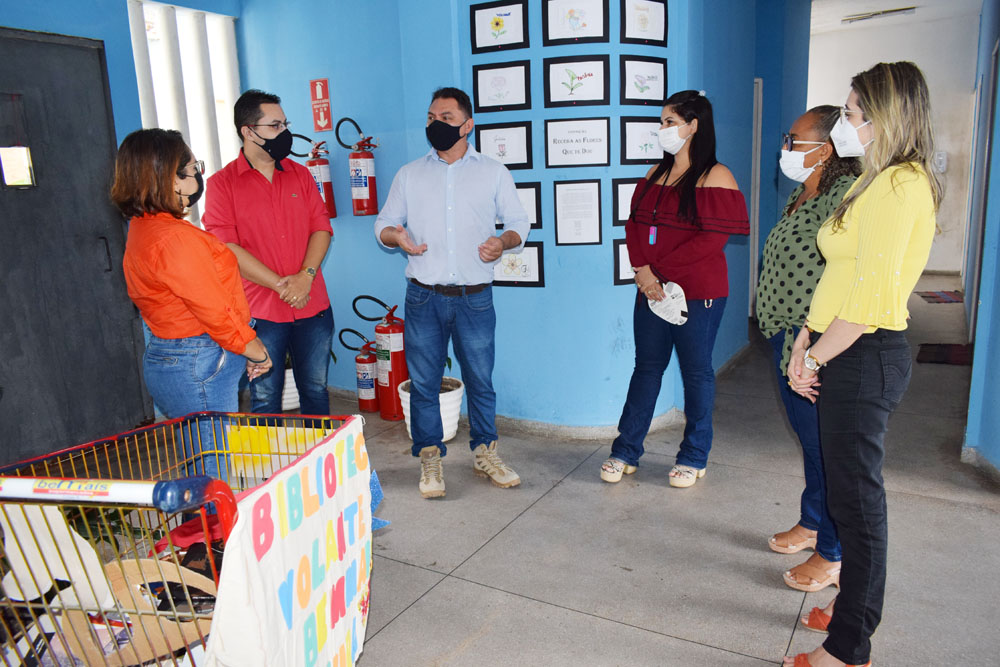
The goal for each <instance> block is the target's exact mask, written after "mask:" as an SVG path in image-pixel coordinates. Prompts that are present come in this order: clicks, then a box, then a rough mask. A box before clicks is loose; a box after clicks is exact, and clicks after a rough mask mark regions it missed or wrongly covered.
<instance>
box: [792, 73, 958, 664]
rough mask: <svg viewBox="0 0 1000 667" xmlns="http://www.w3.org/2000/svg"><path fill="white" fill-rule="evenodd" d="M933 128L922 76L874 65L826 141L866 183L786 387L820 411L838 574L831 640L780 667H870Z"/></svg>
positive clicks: (852, 201) (828, 253) (844, 214)
mask: <svg viewBox="0 0 1000 667" xmlns="http://www.w3.org/2000/svg"><path fill="white" fill-rule="evenodd" d="M930 117H931V116H930V103H929V96H928V92H927V83H926V82H925V81H924V77H923V74H922V73H921V72H920V70H919V69H918V68H917V66H916V65H914V64H913V63H909V62H897V63H879V64H878V65H876V66H874V67H872V68H871V69H869V70H867V71H865V72H862V73H860V74H858V75H856V76H855V77H854V78H853V79H852V80H851V93H850V95H849V96H848V98H847V104H846V106H845V108H844V110H843V112H842V116H841V119H840V121H838V123H837V125H836V126H835V127H834V129H833V131H832V132H831V134H830V138H831V140H832V141H833V144H834V147H835V148H836V150H837V153H838V155H840V156H841V157H848V156H862V155H863V156H864V161H865V170H864V172H863V173H862V174H861V176H860V177H859V178H858V180H857V182H856V183H855V184H854V186H853V187H852V188H851V189H850V190H848V192H847V195H846V196H845V197H844V200H843V201H842V202H841V204H840V206H838V207H837V209H836V211H834V213H833V216H832V217H831V218H830V219H829V220H827V221H826V223H824V225H823V226H822V227H821V228H820V231H819V235H818V236H817V241H818V244H819V248H820V251H821V252H822V253H823V256H824V258H825V259H826V270H825V271H824V272H823V277H822V278H821V279H820V282H819V285H818V286H817V288H816V292H815V294H814V295H813V299H812V303H811V305H810V308H809V316H808V318H807V319H806V322H805V326H804V327H803V328H802V330H801V332H800V333H799V335H798V337H797V338H796V340H795V346H794V348H793V350H792V357H791V360H790V362H789V364H788V382H789V384H790V385H791V387H792V389H794V390H795V391H796V392H798V393H799V394H801V395H803V396H805V397H807V398H809V399H810V400H815V401H817V408H818V410H819V422H820V446H821V448H822V450H823V462H824V465H825V469H826V482H827V503H828V506H829V510H830V516H831V517H832V518H833V521H834V523H835V524H836V526H837V531H838V533H839V535H840V541H841V545H842V547H843V561H842V564H841V571H840V594H839V595H838V596H837V599H836V605H835V607H834V609H833V613H832V618H831V620H830V622H829V626H828V628H827V629H828V632H829V636H828V637H827V639H826V641H825V642H824V643H823V645H822V646H821V647H819V648H817V649H815V650H814V651H812V652H811V653H809V654H805V653H801V654H799V655H797V656H795V657H794V658H791V657H788V658H785V663H784V664H785V665H786V666H791V665H794V666H795V667H808V666H810V665H811V666H812V667H843V666H844V665H866V664H869V654H870V651H871V640H870V638H871V635H872V633H873V632H874V631H875V628H876V627H877V626H878V623H879V620H880V619H881V616H882V601H883V597H884V593H885V570H886V551H887V523H886V504H885V489H884V487H883V485H882V460H883V458H884V454H885V450H884V447H883V439H884V436H885V431H886V425H887V422H888V419H889V415H890V413H892V411H893V410H894V409H895V408H896V406H897V405H898V404H899V401H900V400H901V399H902V397H903V393H904V392H905V391H906V387H907V385H908V384H909V380H910V371H911V363H912V362H911V356H910V347H909V345H908V344H907V342H906V336H905V335H904V333H903V331H904V329H906V320H907V317H908V312H907V309H906V301H907V298H908V297H909V296H910V293H911V292H912V291H913V288H914V286H915V285H916V282H917V279H918V278H919V277H920V274H921V272H922V271H923V269H924V266H925V265H926V263H927V257H928V255H929V254H930V249H931V241H932V239H933V237H934V230H935V211H936V210H937V207H938V203H939V201H940V198H941V186H940V183H939V182H938V180H937V177H936V175H935V174H934V173H933V172H932V171H931V168H930V160H931V155H932V152H933V136H932V130H931V120H930ZM821 385H822V386H821ZM803 620H804V622H807V623H808V620H809V619H803Z"/></svg>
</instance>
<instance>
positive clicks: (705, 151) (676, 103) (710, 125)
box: [643, 90, 719, 221]
mask: <svg viewBox="0 0 1000 667" xmlns="http://www.w3.org/2000/svg"><path fill="white" fill-rule="evenodd" d="M665 106H668V107H670V109H671V110H672V111H673V112H674V113H675V114H677V115H678V116H680V117H681V118H683V119H684V122H685V123H690V122H691V121H692V120H694V119H696V118H697V119H698V131H697V132H695V133H694V134H693V135H692V136H691V138H690V139H689V141H690V142H691V147H690V148H689V149H688V151H689V153H688V154H689V156H690V158H691V166H690V167H689V168H688V170H687V173H685V174H684V175H683V176H681V179H680V180H679V181H677V183H675V184H674V187H675V188H676V191H677V193H678V194H679V195H680V203H679V205H678V207H677V214H678V215H679V216H680V217H681V218H687V219H688V220H692V221H696V220H697V218H698V204H697V203H696V201H695V187H697V185H698V181H699V180H701V177H702V176H704V175H705V174H707V173H708V172H709V171H711V169H712V167H714V166H715V165H717V164H718V163H719V161H718V160H716V159H715V120H714V118H713V117H712V103H711V102H709V101H708V98H707V97H705V96H704V95H703V94H702V93H700V92H698V91H697V90H682V91H680V92H679V93H674V94H673V95H671V96H670V97H668V98H667V102H666V104H665ZM673 166H674V156H673V155H671V154H670V153H667V152H666V151H664V153H663V159H662V160H660V164H658V165H656V170H655V171H653V175H652V176H651V177H650V178H649V180H648V181H647V183H646V189H649V187H650V186H651V185H652V184H653V183H655V182H656V181H657V180H659V178H660V177H661V176H663V175H664V174H669V173H670V170H671V169H672V168H673ZM645 194H646V192H645V190H643V195H645Z"/></svg>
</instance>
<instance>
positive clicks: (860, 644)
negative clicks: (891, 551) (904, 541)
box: [812, 329, 913, 665]
mask: <svg viewBox="0 0 1000 667" xmlns="http://www.w3.org/2000/svg"><path fill="white" fill-rule="evenodd" d="M818 339H819V334H815V333H814V334H813V335H812V342H813V343H815V342H816V341H817V340H818ZM912 367H913V363H912V358H911V357H910V346H909V344H908V343H907V342H906V335H905V334H904V333H903V332H902V331H886V330H884V329H879V330H877V331H875V332H873V333H870V334H863V335H862V336H861V338H859V339H858V340H857V341H856V342H855V343H854V344H853V345H851V346H850V347H849V348H847V349H846V350H844V351H843V352H841V353H840V354H838V355H837V356H836V357H834V358H833V359H831V360H830V361H829V362H828V363H827V365H826V367H825V368H823V369H821V370H820V373H819V379H820V382H821V383H822V386H821V387H820V388H819V399H818V401H817V406H818V409H819V428H820V442H821V443H822V445H823V464H824V466H825V468H826V486H827V489H829V495H828V496H827V504H828V505H829V507H830V516H831V517H833V520H834V522H835V523H836V525H837V533H838V534H839V535H840V543H841V545H842V546H843V549H844V558H843V561H842V562H841V568H840V594H839V595H837V606H836V607H834V610H833V619H832V620H831V621H830V626H829V632H830V634H829V636H828V637H827V638H826V641H824V642H823V648H825V649H826V650H827V652H828V653H829V654H830V655H832V656H833V657H835V658H837V659H838V660H842V661H844V662H846V663H848V664H852V665H863V664H865V663H866V662H868V658H869V655H870V653H871V636H872V633H873V632H875V628H876V627H878V624H879V621H880V620H881V619H882V603H883V600H884V598H885V575H886V561H887V556H888V543H889V525H888V521H887V517H886V504H885V486H884V485H883V482H882V462H883V460H884V459H885V443H884V440H885V432H886V430H888V427H889V415H890V414H892V412H893V410H895V409H896V406H897V405H899V402H900V400H902V398H903V394H904V393H905V392H906V388H907V386H909V383H910V373H911V371H912Z"/></svg>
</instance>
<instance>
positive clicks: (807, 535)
mask: <svg viewBox="0 0 1000 667" xmlns="http://www.w3.org/2000/svg"><path fill="white" fill-rule="evenodd" d="M839 118H840V109H839V108H838V107H835V106H829V105H827V106H818V107H815V108H813V109H810V110H809V111H807V112H806V113H804V114H802V115H801V116H800V117H799V118H798V120H796V121H795V123H793V124H792V127H791V129H789V131H788V134H786V135H784V137H783V140H782V145H781V161H780V163H779V165H780V167H781V171H782V173H784V175H785V176H786V177H787V178H789V179H791V180H793V181H796V182H798V183H800V185H799V186H798V187H797V188H795V190H793V191H792V194H791V196H789V198H788V202H787V203H786V204H785V208H784V211H783V213H782V215H781V219H780V220H778V223H777V224H776V225H775V226H774V228H772V229H771V232H770V233H769V234H768V235H767V241H765V242H764V253H763V262H762V263H761V268H760V280H759V281H758V283H757V300H756V315H757V326H758V327H760V330H761V333H763V334H764V336H765V337H766V338H767V339H768V340H769V341H770V343H771V347H772V348H773V350H774V360H775V363H776V366H777V371H778V380H779V383H778V384H779V392H780V394H781V399H782V403H783V404H784V406H785V412H786V413H787V415H788V421H789V423H790V424H791V426H792V429H793V430H794V431H795V434H796V435H797V436H798V439H799V443H800V444H801V446H802V461H803V465H804V468H805V478H806V488H805V490H804V491H803V492H802V499H801V503H800V513H799V522H798V523H797V524H795V526H793V527H792V528H791V529H790V530H786V531H784V532H780V533H777V534H776V535H773V536H772V537H771V538H770V539H769V541H768V546H769V547H770V548H771V549H772V550H773V551H777V552H778V553H783V554H794V553H798V552H799V551H802V550H803V549H807V548H812V549H813V550H814V553H813V555H812V556H810V557H809V559H808V560H807V561H806V562H804V563H802V564H800V565H797V566H795V567H793V568H791V569H790V570H788V571H786V572H785V574H784V581H785V584H787V585H788V586H789V587H791V588H794V589H796V590H800V591H805V592H809V593H813V592H816V591H818V590H821V589H823V588H826V587H827V586H829V585H831V584H836V583H837V582H838V580H839V576H840V541H839V540H838V538H837V530H836V528H835V527H834V525H833V520H832V519H831V518H830V513H829V512H828V511H827V509H826V482H825V480H824V477H823V457H822V454H821V452H820V444H819V420H818V417H817V412H816V405H815V404H814V403H812V402H811V401H809V400H808V399H806V398H804V397H802V396H799V395H798V394H796V393H795V392H794V391H792V389H791V387H789V386H788V383H787V382H786V380H785V369H786V368H787V367H788V360H789V358H790V356H791V352H792V343H793V341H794V340H795V336H796V334H798V330H799V328H800V327H801V326H802V322H803V321H805V319H806V315H808V313H809V302H810V301H811V300H812V295H813V292H815V291H816V284H817V283H818V282H819V278H820V276H821V275H822V274H823V266H824V261H823V256H822V255H821V254H820V252H819V248H817V247H816V233H817V232H818V231H819V228H820V226H821V225H822V224H823V223H824V222H825V221H826V220H827V218H829V217H830V216H831V215H832V214H833V211H834V210H835V209H836V208H837V205H838V204H840V200H841V199H843V198H844V194H845V193H846V192H847V190H848V189H849V188H850V187H851V185H852V184H853V183H854V180H855V179H856V178H857V177H858V175H859V174H860V173H861V163H860V162H859V161H858V159H857V158H854V157H848V158H842V157H839V156H838V155H837V153H836V152H835V151H834V149H833V144H832V143H830V130H831V129H833V126H834V125H835V124H836V122H837V120H838V119H839ZM817 613H819V614H822V611H821V610H818V611H817ZM823 619H824V617H823V616H822V615H820V616H816V615H815V614H814V617H813V618H812V619H810V625H809V626H808V627H810V628H812V629H825V627H826V626H825V624H824V623H823V622H822V621H823Z"/></svg>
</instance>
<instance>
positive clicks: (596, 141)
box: [545, 118, 611, 167]
mask: <svg viewBox="0 0 1000 667" xmlns="http://www.w3.org/2000/svg"><path fill="white" fill-rule="evenodd" d="M609 125H610V121H609V120H608V118H567V119H559V120H547V121H545V166H546V167H607V166H609V165H610V164H611V162H610V160H611V158H610V155H611V151H610V146H609V145H608V144H609V136H608V134H609V133H608V127H609Z"/></svg>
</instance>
